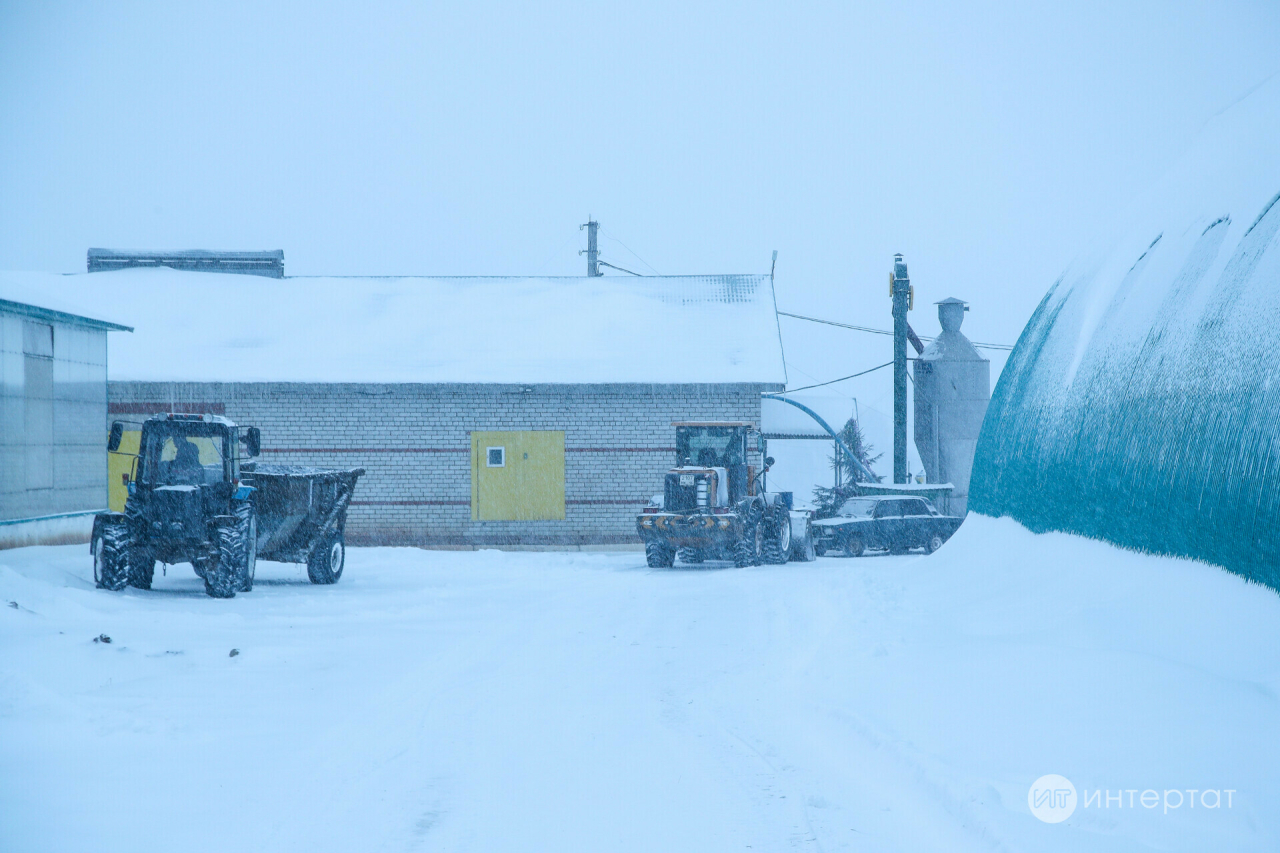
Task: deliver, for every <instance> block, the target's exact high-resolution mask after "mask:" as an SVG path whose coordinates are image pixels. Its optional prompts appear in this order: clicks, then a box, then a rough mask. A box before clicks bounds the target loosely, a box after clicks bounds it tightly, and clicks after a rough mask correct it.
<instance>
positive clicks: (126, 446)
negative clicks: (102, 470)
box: [107, 429, 142, 512]
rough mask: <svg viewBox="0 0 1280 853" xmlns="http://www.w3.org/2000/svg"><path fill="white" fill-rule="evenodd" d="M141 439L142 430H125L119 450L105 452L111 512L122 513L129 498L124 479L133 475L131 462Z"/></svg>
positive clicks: (135, 455) (108, 502)
mask: <svg viewBox="0 0 1280 853" xmlns="http://www.w3.org/2000/svg"><path fill="white" fill-rule="evenodd" d="M141 438H142V430H137V429H127V430H125V431H124V435H123V436H121V438H120V450H119V451H118V452H116V453H112V452H110V451H107V506H109V507H110V508H111V511H112V512H124V502H125V499H126V498H128V497H129V490H128V487H127V486H125V484H124V477H125V475H126V474H127V475H129V476H132V475H133V474H132V472H133V460H134V459H135V458H136V457H137V455H138V442H139V441H140V440H141Z"/></svg>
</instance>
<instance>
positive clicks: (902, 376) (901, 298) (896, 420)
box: [889, 255, 912, 483]
mask: <svg viewBox="0 0 1280 853" xmlns="http://www.w3.org/2000/svg"><path fill="white" fill-rule="evenodd" d="M889 295H890V296H892V297H893V482H895V483H905V482H907V311H908V310H909V309H910V308H911V301H912V300H911V296H912V294H911V279H910V277H909V276H908V275H907V264H906V262H905V261H903V260H902V255H894V256H893V273H892V274H890V276H889Z"/></svg>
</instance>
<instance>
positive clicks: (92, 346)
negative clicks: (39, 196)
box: [0, 281, 129, 547]
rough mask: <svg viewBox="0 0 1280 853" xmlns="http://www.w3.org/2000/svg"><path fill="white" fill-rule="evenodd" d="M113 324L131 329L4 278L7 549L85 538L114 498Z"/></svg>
mask: <svg viewBox="0 0 1280 853" xmlns="http://www.w3.org/2000/svg"><path fill="white" fill-rule="evenodd" d="M10 297H15V298H10ZM24 298H28V299H35V298H39V297H35V296H25V294H24ZM113 330H119V331H129V328H128V327H127V326H121V325H118V324H115V323H110V322H106V321H103V320H96V319H92V318H89V317H84V316H80V315H77V314H73V313H70V312H67V311H59V310H53V309H50V308H46V307H42V306H41V305H35V304H31V303H30V302H27V301H18V299H17V298H16V295H15V293H14V292H13V290H12V288H11V287H9V286H7V283H5V282H2V281H0V547H13V546H17V545H29V544H48V543H54V542H61V541H88V527H89V525H90V523H91V520H90V519H89V514H90V513H92V512H93V511H95V510H100V509H102V508H104V507H105V506H106V504H107V482H106V473H107V462H106V455H105V453H104V441H105V440H106V430H107V332H108V331H113ZM82 528H83V529H82Z"/></svg>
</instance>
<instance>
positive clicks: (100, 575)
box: [93, 521, 129, 592]
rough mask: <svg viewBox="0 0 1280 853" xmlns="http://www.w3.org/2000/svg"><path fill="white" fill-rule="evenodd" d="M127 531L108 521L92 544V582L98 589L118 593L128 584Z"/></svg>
mask: <svg viewBox="0 0 1280 853" xmlns="http://www.w3.org/2000/svg"><path fill="white" fill-rule="evenodd" d="M128 541H129V529H128V528H127V527H125V525H124V522H123V521H109V522H107V523H106V524H104V525H102V532H101V533H100V534H99V536H98V538H97V539H96V540H94V543H93V580H94V583H95V584H97V587H98V589H109V590H111V591H113V592H118V591H120V590H122V589H124V588H125V586H126V585H127V584H128V583H129V556H128V554H129V548H128Z"/></svg>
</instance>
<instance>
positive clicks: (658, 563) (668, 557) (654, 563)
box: [644, 542, 676, 569]
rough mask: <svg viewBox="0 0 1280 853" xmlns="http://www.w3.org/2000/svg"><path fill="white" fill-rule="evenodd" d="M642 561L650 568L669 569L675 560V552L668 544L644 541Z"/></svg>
mask: <svg viewBox="0 0 1280 853" xmlns="http://www.w3.org/2000/svg"><path fill="white" fill-rule="evenodd" d="M644 561H645V562H646V563H648V564H649V568H651V569H669V568H671V567H672V566H673V565H675V562H676V552H675V550H674V549H673V548H672V547H671V546H670V545H664V544H662V543H661V542H646V543H644Z"/></svg>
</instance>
